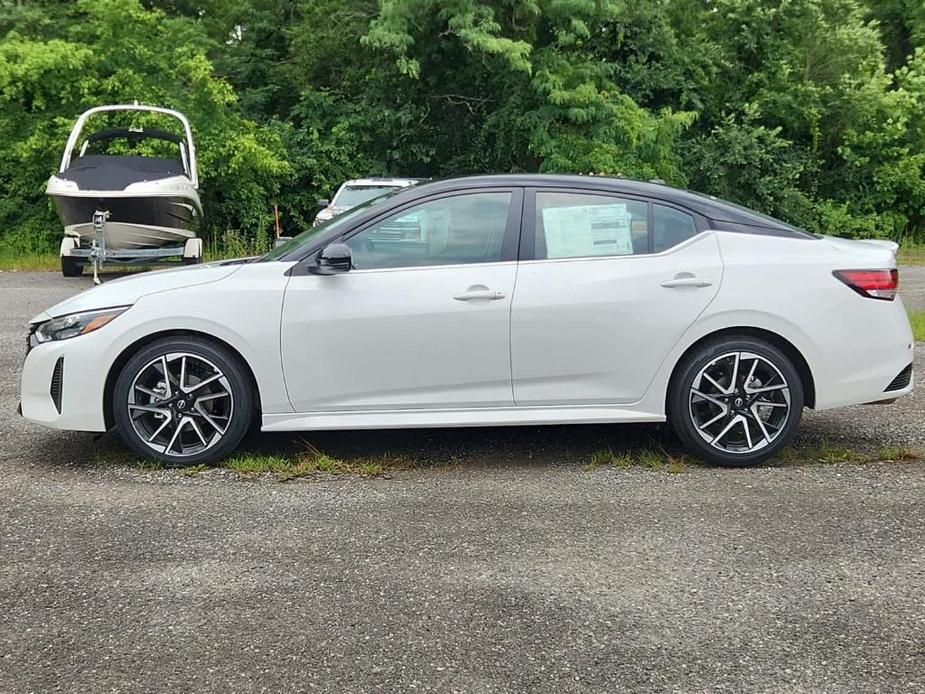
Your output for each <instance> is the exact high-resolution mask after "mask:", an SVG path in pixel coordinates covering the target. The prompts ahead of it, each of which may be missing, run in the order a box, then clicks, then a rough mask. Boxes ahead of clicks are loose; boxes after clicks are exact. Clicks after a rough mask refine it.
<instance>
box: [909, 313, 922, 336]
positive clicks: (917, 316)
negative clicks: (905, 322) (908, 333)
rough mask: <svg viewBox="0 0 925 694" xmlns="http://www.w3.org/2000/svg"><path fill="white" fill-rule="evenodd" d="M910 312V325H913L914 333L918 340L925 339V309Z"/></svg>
mask: <svg viewBox="0 0 925 694" xmlns="http://www.w3.org/2000/svg"><path fill="white" fill-rule="evenodd" d="M907 311H908V313H909V325H911V326H912V335H913V336H914V337H915V339H916V340H919V341H922V340H925V311H912V310H909V309H907Z"/></svg>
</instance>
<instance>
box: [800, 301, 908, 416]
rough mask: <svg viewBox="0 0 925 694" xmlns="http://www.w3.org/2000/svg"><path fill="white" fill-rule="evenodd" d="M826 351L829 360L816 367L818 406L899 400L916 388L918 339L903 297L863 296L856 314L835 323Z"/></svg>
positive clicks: (823, 351)
mask: <svg viewBox="0 0 925 694" xmlns="http://www.w3.org/2000/svg"><path fill="white" fill-rule="evenodd" d="M820 354H821V355H825V356H826V358H825V359H820V362H821V363H817V365H816V368H814V369H813V371H814V375H816V409H817V410H827V409H831V408H834V407H843V406H846V405H863V404H868V403H879V402H886V401H890V400H896V399H898V398H901V397H903V396H904V395H908V394H910V393H911V392H912V391H913V390H914V388H915V378H914V375H913V373H912V369H911V368H910V367H911V365H912V364H913V363H914V361H915V359H914V356H915V339H914V337H913V335H912V328H911V327H910V326H909V319H908V318H907V316H906V310H905V308H904V307H903V303H902V300H901V299H899V298H897V299H896V300H895V301H893V302H890V303H886V302H881V301H874V300H872V299H864V298H861V297H858V299H857V301H856V302H854V306H853V310H852V313H851V314H848V315H845V316H844V318H843V319H842V320H841V321H837V322H832V323H831V324H830V328H829V330H827V331H826V334H825V336H824V344H822V345H821V346H820ZM907 369H908V372H907V371H906V370H907ZM904 372H906V373H907V374H908V381H906V380H905V379H903V378H902V374H903V373H904Z"/></svg>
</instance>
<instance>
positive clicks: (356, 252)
mask: <svg viewBox="0 0 925 694" xmlns="http://www.w3.org/2000/svg"><path fill="white" fill-rule="evenodd" d="M510 205H511V193H470V194H467V195H455V196H451V197H446V198H440V199H437V200H431V201H429V202H425V203H421V204H419V205H415V206H413V207H410V208H407V209H405V210H403V211H401V212H398V213H396V214H394V215H392V216H390V217H387V218H386V219H384V220H382V221H380V222H377V223H376V224H374V225H372V226H371V227H367V228H366V229H364V230H363V231H361V232H359V233H358V234H356V235H354V236H351V237H350V238H348V239H347V240H346V241H345V243H346V244H347V245H348V246H349V247H350V251H351V253H352V254H353V265H354V267H355V268H356V269H357V270H378V269H383V268H398V267H419V266H428V265H460V264H468V263H491V262H497V261H500V260H501V259H502V245H503V242H504V235H505V230H506V228H507V218H508V210H509V208H510Z"/></svg>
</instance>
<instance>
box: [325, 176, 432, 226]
mask: <svg viewBox="0 0 925 694" xmlns="http://www.w3.org/2000/svg"><path fill="white" fill-rule="evenodd" d="M422 180H423V179H421V178H379V177H374V178H357V179H355V180H353V181H345V182H344V183H343V184H341V187H340V188H338V189H337V192H336V193H335V194H334V197H333V198H331V200H319V201H318V214H317V215H316V216H315V221H314V225H315V226H317V225H318V224H321V223H322V222H326V221H328V220H329V219H332V218H333V217H335V216H337V215H339V214H341V213H342V212H346V211H347V210H349V209H351V208H354V207H356V206H357V205H362V204H363V203H364V202H369V201H370V200H372V199H373V198H378V197H379V196H380V195H385V194H386V193H391V192H392V191H394V190H398V189H400V188H407V187H408V186H413V185H416V184H417V183H420V182H421V181H422Z"/></svg>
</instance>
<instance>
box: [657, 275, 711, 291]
mask: <svg viewBox="0 0 925 694" xmlns="http://www.w3.org/2000/svg"><path fill="white" fill-rule="evenodd" d="M712 284H713V282H712V281H710V280H708V279H705V278H703V277H675V278H674V279H673V280H668V281H667V282H662V286H663V287H666V288H667V289H677V288H680V287H709V286H710V285H712Z"/></svg>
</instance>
